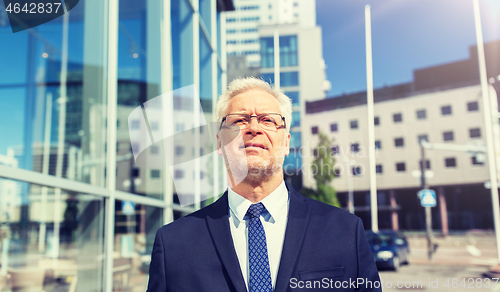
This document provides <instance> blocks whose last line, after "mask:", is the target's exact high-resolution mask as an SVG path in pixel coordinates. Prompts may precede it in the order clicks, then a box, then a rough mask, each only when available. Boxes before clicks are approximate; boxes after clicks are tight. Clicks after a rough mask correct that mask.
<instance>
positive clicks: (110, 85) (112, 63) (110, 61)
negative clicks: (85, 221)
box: [104, 0, 119, 292]
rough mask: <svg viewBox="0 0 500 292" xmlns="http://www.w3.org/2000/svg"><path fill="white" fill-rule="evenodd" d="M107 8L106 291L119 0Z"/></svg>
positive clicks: (109, 284)
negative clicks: (107, 195)
mask: <svg viewBox="0 0 500 292" xmlns="http://www.w3.org/2000/svg"><path fill="white" fill-rule="evenodd" d="M106 5H108V7H107V9H108V11H107V13H108V14H107V20H108V22H107V28H108V30H107V33H108V39H107V42H108V43H107V66H106V67H107V69H108V74H107V89H108V90H107V103H106V108H107V113H106V117H107V138H108V140H107V149H106V188H107V189H108V191H109V197H108V198H106V211H105V214H106V219H105V221H104V222H105V226H104V228H105V229H104V239H105V247H104V254H105V255H106V258H105V260H106V261H105V262H104V271H105V274H104V276H105V278H104V279H105V281H104V283H105V287H104V291H105V292H112V291H113V266H114V259H113V251H114V244H115V203H116V202H115V196H116V194H115V192H116V120H117V116H116V115H117V113H116V110H117V102H118V101H117V94H118V88H117V87H118V82H117V80H118V56H117V55H118V54H117V52H118V18H119V10H118V9H119V5H118V0H109V1H107V3H106Z"/></svg>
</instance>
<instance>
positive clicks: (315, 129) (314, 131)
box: [311, 126, 318, 135]
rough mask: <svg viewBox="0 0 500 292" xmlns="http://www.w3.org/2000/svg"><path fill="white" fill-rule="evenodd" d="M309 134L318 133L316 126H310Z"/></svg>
mask: <svg viewBox="0 0 500 292" xmlns="http://www.w3.org/2000/svg"><path fill="white" fill-rule="evenodd" d="M311 134H313V135H316V134H318V126H314V127H312V128H311Z"/></svg>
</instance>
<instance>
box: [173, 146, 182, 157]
mask: <svg viewBox="0 0 500 292" xmlns="http://www.w3.org/2000/svg"><path fill="white" fill-rule="evenodd" d="M182 154H184V147H182V146H175V156H181V155H182Z"/></svg>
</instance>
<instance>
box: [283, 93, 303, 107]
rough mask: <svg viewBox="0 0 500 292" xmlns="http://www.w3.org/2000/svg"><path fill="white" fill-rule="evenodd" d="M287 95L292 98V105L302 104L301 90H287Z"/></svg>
mask: <svg viewBox="0 0 500 292" xmlns="http://www.w3.org/2000/svg"><path fill="white" fill-rule="evenodd" d="M285 95H286V96H288V97H289V98H290V99H291V100H292V106H300V99H299V92H298V91H287V92H285Z"/></svg>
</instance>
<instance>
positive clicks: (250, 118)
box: [219, 113, 286, 131]
mask: <svg viewBox="0 0 500 292" xmlns="http://www.w3.org/2000/svg"><path fill="white" fill-rule="evenodd" d="M270 114H272V115H278V116H280V117H281V120H282V121H283V125H281V126H278V125H276V130H279V129H286V121H285V117H284V116H282V115H281V114H278V113H264V114H260V115H256V116H251V115H247V114H238V113H234V114H228V115H227V116H225V117H224V118H222V121H221V123H220V126H219V131H220V130H221V129H222V124H224V121H225V120H226V118H227V117H228V116H236V115H239V116H246V117H248V124H249V125H250V122H251V121H252V118H256V119H257V123H258V124H259V125H260V122H259V117H261V116H265V115H270ZM225 128H228V129H229V127H228V126H225Z"/></svg>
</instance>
